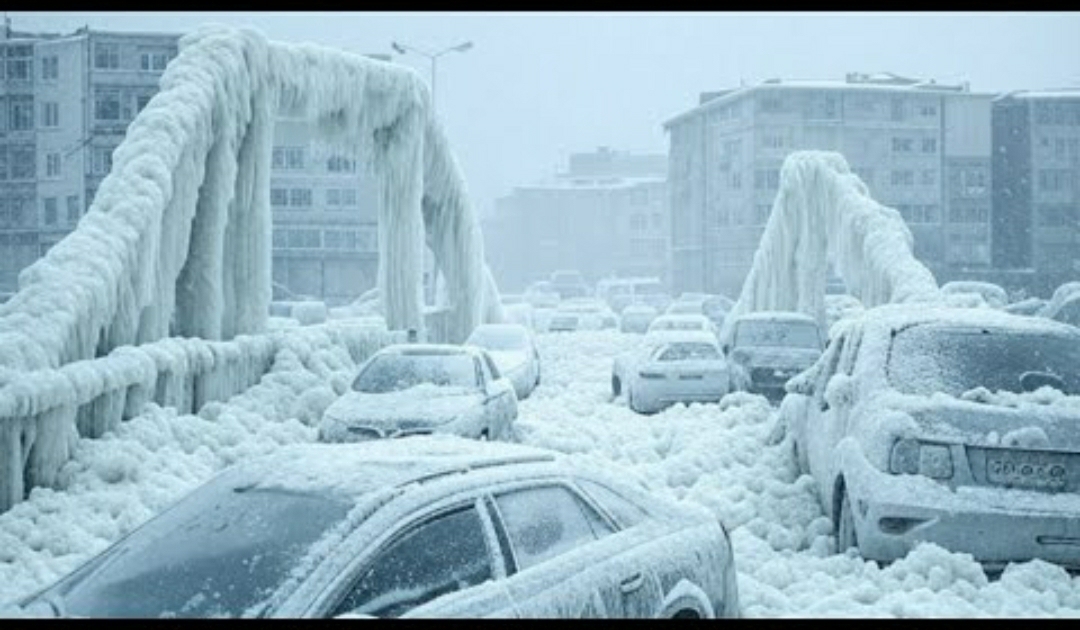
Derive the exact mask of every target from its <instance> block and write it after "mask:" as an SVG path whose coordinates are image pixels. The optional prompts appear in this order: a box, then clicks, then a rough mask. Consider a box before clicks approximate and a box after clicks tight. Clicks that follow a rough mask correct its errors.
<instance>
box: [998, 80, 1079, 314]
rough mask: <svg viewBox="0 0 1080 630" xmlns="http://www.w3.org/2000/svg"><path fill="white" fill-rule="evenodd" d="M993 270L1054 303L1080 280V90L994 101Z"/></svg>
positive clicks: (1032, 93)
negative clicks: (1063, 288) (1064, 286)
mask: <svg viewBox="0 0 1080 630" xmlns="http://www.w3.org/2000/svg"><path fill="white" fill-rule="evenodd" d="M992 120H993V127H992V136H993V146H994V157H993V177H992V178H991V181H992V188H993V227H992V231H993V240H992V242H993V250H992V251H993V256H992V258H993V264H994V267H995V268H998V269H1000V270H1003V271H1004V270H1009V271H1012V272H1014V273H1015V274H1017V275H1022V276H1025V277H1026V278H1027V280H1028V283H1029V284H1030V286H1031V288H1032V291H1033V292H1034V293H1035V294H1038V295H1042V296H1049V295H1050V294H1051V293H1052V292H1053V290H1054V288H1055V287H1057V286H1058V285H1060V284H1061V283H1063V282H1067V281H1071V280H1075V279H1076V278H1077V277H1080V89H1077V88H1072V89H1056V90H1037V91H1029V90H1025V91H1018V92H1013V93H1009V94H1003V95H1001V96H999V97H998V98H996V99H994V101H993V110H992Z"/></svg>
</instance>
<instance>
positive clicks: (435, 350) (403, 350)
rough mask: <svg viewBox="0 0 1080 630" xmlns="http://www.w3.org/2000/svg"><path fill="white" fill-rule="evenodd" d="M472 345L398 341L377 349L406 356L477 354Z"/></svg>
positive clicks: (380, 351) (381, 351) (477, 351)
mask: <svg viewBox="0 0 1080 630" xmlns="http://www.w3.org/2000/svg"><path fill="white" fill-rule="evenodd" d="M479 353H480V350H479V349H478V348H475V347H473V346H458V345H454V344H449V343H398V344H394V345H392V346H386V347H385V348H383V349H381V350H379V354H402V355H408V356H447V355H454V354H469V355H476V354H479Z"/></svg>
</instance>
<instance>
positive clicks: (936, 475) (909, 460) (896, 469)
mask: <svg viewBox="0 0 1080 630" xmlns="http://www.w3.org/2000/svg"><path fill="white" fill-rule="evenodd" d="M889 471H890V472H892V473H893V474H897V475H924V476H926V477H930V478H931V479H949V478H951V477H952V476H953V463H952V453H951V452H950V451H949V447H948V445H946V444H932V443H927V442H920V441H919V440H916V439H913V438H902V439H900V440H897V441H896V443H895V444H893V448H892V453H891V454H890V457H889Z"/></svg>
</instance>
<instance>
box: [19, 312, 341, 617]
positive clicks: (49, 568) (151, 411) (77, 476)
mask: <svg viewBox="0 0 1080 630" xmlns="http://www.w3.org/2000/svg"><path fill="white" fill-rule="evenodd" d="M353 345H354V346H355V345H356V344H353ZM357 348H358V346H357ZM356 368H357V357H354V355H353V354H352V352H351V350H350V344H347V343H344V342H342V340H341V339H340V333H335V332H333V331H331V330H328V329H324V330H319V329H316V328H311V329H304V330H303V331H300V332H299V333H298V334H296V335H293V339H292V340H291V341H285V342H283V343H282V345H281V348H280V350H279V351H278V352H277V354H276V356H275V357H274V359H273V364H272V366H271V367H270V370H269V371H268V372H267V373H266V375H265V376H264V377H263V378H262V380H261V381H260V382H259V383H258V384H257V385H255V386H254V387H252V388H250V389H248V390H247V391H246V392H244V393H243V394H241V395H238V396H234V397H232V398H231V399H229V400H228V401H227V402H211V403H209V404H207V405H206V406H205V407H203V408H202V410H201V411H200V412H199V413H198V414H197V415H188V414H178V413H177V412H176V410H175V409H172V408H162V407H160V406H158V405H157V404H156V403H149V405H148V406H147V408H146V410H145V411H144V412H143V413H142V414H141V415H139V416H138V417H135V418H132V419H131V420H129V421H127V422H123V423H121V424H120V425H119V426H117V427H116V428H115V429H114V430H112V431H111V432H109V433H107V434H106V435H104V436H103V437H101V438H99V439H88V438H82V439H79V440H77V442H76V443H75V444H74V448H73V449H72V453H71V459H70V461H68V462H67V463H65V464H64V465H63V466H62V467H61V468H60V471H59V475H58V485H59V486H60V487H62V488H63V490H53V489H51V488H44V487H38V488H34V489H33V490H32V491H31V492H30V496H29V497H28V498H27V500H26V501H24V502H22V503H19V504H18V505H16V506H14V507H13V508H12V509H10V510H9V511H7V512H5V513H3V514H0V602H2V601H7V600H10V599H14V598H17V597H21V596H24V595H28V594H30V593H31V592H33V591H35V590H37V589H39V588H41V587H44V586H45V585H47V584H48V583H49V582H51V581H53V580H55V579H57V578H59V577H60V576H61V575H63V574H65V573H67V572H69V571H71V570H72V569H74V568H75V567H76V566H78V565H79V564H80V563H82V562H84V561H85V560H87V559H88V558H89V557H90V556H92V555H93V554H95V553H97V552H99V551H101V550H102V549H104V548H105V547H106V546H107V545H108V544H109V543H111V542H112V541H115V540H116V539H117V538H119V537H120V536H123V535H124V534H125V533H127V532H128V531H130V530H131V529H132V528H133V527H136V526H137V525H139V524H140V523H142V522H143V521H144V520H146V519H147V518H149V517H150V516H152V515H154V514H155V513H157V512H159V511H161V510H162V509H163V508H165V507H167V506H168V505H170V504H171V503H172V502H173V501H175V500H176V499H178V498H179V497H181V496H182V495H184V494H185V493H187V492H188V491H190V490H192V489H194V488H195V487H196V486H198V485H199V484H201V483H203V482H205V481H206V480H207V479H208V478H209V477H211V476H212V475H213V474H215V473H216V472H218V471H219V470H221V469H222V468H224V467H225V466H227V465H229V464H232V463H234V462H237V461H240V460H244V459H247V458H249V457H252V456H255V455H261V454H264V453H268V452H270V451H273V450H275V449H277V448H278V447H279V446H281V445H283V444H289V443H294V442H311V441H313V440H314V439H315V434H316V429H315V426H316V425H317V423H318V422H319V420H320V419H321V417H322V413H323V411H324V410H325V409H326V407H327V406H328V405H329V404H330V403H331V402H333V400H335V399H336V398H337V396H338V395H340V394H341V393H343V392H345V391H346V390H347V389H348V386H349V383H350V382H351V379H352V376H353V375H354V374H355V371H356Z"/></svg>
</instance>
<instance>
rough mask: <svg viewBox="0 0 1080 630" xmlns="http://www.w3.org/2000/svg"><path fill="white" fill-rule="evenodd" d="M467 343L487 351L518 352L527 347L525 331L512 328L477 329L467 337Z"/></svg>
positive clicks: (488, 327)
mask: <svg viewBox="0 0 1080 630" xmlns="http://www.w3.org/2000/svg"><path fill="white" fill-rule="evenodd" d="M469 343H471V344H473V345H476V346H482V347H484V348H487V349H488V350H519V349H521V348H524V347H525V346H526V345H527V344H526V339H525V330H524V329H522V328H517V327H514V326H506V327H503V326H484V327H479V328H477V329H476V330H474V331H473V333H472V334H471V335H469Z"/></svg>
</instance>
